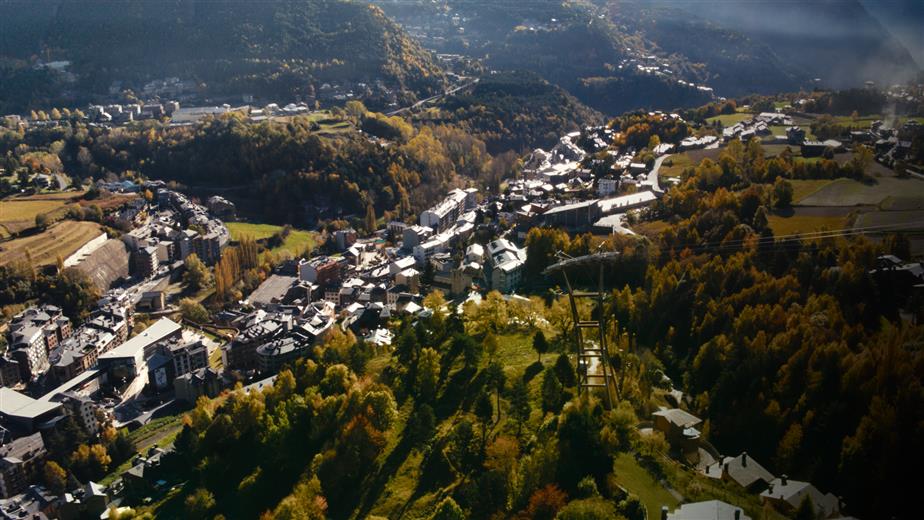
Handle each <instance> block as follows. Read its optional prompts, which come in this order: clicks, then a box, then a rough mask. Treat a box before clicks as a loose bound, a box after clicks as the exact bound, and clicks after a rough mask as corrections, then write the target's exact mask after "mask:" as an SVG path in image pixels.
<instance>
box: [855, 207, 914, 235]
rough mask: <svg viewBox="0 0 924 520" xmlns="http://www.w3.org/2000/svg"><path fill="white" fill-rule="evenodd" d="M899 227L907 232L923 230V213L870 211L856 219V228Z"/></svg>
mask: <svg viewBox="0 0 924 520" xmlns="http://www.w3.org/2000/svg"><path fill="white" fill-rule="evenodd" d="M884 226H901V228H902V229H906V230H909V231H912V230H924V211H922V210H912V211H871V212H869V213H863V214H862V215H860V216H859V217H857V222H856V224H854V227H856V228H868V227H884Z"/></svg>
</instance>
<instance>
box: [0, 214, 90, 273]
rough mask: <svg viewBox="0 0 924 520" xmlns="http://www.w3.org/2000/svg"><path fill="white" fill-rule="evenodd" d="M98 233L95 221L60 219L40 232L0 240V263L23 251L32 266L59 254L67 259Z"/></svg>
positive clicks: (22, 257) (20, 256) (48, 262)
mask: <svg viewBox="0 0 924 520" xmlns="http://www.w3.org/2000/svg"><path fill="white" fill-rule="evenodd" d="M102 232H103V230H102V228H101V227H100V225H99V224H96V223H95V222H77V221H73V220H64V221H61V222H58V223H57V224H54V225H53V226H51V227H50V228H48V229H47V230H45V231H44V232H42V233H37V234H35V235H30V236H27V237H23V238H17V239H15V240H7V241H5V242H0V265H4V264H8V263H10V262H13V261H16V260H25V259H26V251H28V252H29V254H30V255H31V256H32V262H33V264H34V265H36V266H40V265H51V264H54V263H55V262H56V261H57V259H58V257H59V256H60V257H61V258H67V257H68V256H70V255H71V254H73V253H74V252H76V251H77V250H78V249H80V248H81V247H82V246H83V245H84V244H86V243H87V242H89V241H90V240H91V239H94V238H96V237H98V236H99V235H100V233H102Z"/></svg>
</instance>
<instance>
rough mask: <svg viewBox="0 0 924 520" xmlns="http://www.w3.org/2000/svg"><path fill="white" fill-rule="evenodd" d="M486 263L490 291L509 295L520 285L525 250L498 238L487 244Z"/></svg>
mask: <svg viewBox="0 0 924 520" xmlns="http://www.w3.org/2000/svg"><path fill="white" fill-rule="evenodd" d="M488 261H489V267H490V269H489V272H490V273H491V288H492V289H495V290H498V291H500V292H503V293H509V292H513V291H514V290H515V289H516V288H517V287H518V286H519V285H520V282H521V281H522V279H523V269H524V267H525V265H526V250H524V249H520V248H518V247H517V246H515V245H514V244H513V243H512V242H510V241H509V240H507V239H505V238H499V239H497V240H495V241H493V242H491V243H489V244H488Z"/></svg>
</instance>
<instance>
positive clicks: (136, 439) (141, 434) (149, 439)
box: [100, 414, 184, 486]
mask: <svg viewBox="0 0 924 520" xmlns="http://www.w3.org/2000/svg"><path fill="white" fill-rule="evenodd" d="M183 415H184V414H179V415H171V416H169V417H161V418H159V419H154V420H153V421H151V422H149V423H147V424H145V425H144V426H142V427H141V428H138V429H137V430H135V431H133V432H131V433H129V434H128V439H129V440H130V441H132V443H133V444H134V445H135V450H136V451H137V452H138V453H144V452H146V451H147V450H148V449H149V448H151V447H152V446H159V447H161V448H163V447H164V446H167V445H168V444H171V443H172V442H173V441H174V440H175V439H176V436H177V435H179V433H180V430H181V429H182V428H183ZM133 458H134V456H132V457H131V458H129V459H128V460H126V461H125V462H123V463H122V464H119V465H118V466H116V467H115V468H111V469H110V471H109V474H108V475H106V476H105V477H103V479H102V480H100V484H102V485H104V486H108V485H109V484H112V483H113V482H114V481H115V480H116V479H117V478H119V477H120V476H121V475H122V473H125V472H126V471H128V469H129V468H131V467H132V459H133Z"/></svg>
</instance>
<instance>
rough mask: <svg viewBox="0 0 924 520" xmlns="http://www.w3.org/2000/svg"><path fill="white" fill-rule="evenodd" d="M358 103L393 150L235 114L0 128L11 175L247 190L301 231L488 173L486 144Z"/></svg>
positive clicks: (405, 204) (404, 204) (418, 203)
mask: <svg viewBox="0 0 924 520" xmlns="http://www.w3.org/2000/svg"><path fill="white" fill-rule="evenodd" d="M357 105H358V111H357V113H356V117H355V118H354V119H353V121H354V124H356V125H363V126H365V127H366V128H367V129H371V130H372V131H373V132H378V133H381V134H382V135H387V136H388V137H390V138H393V139H394V140H395V141H394V144H393V145H392V146H381V145H380V144H378V143H375V142H372V141H370V140H369V139H367V138H366V137H364V136H361V135H359V134H357V133H355V132H345V133H342V134H340V135H338V136H337V137H335V138H327V137H323V136H320V135H319V134H318V133H317V132H316V131H315V130H314V126H315V125H314V124H313V122H312V121H310V120H309V119H308V118H301V117H298V118H294V119H292V120H291V122H287V123H284V122H266V123H261V124H251V123H248V122H246V121H244V120H243V119H242V117H241V116H238V115H234V114H232V115H229V116H225V117H221V118H217V119H211V120H209V121H207V122H205V123H203V124H201V125H198V126H195V127H183V128H170V127H167V126H161V125H159V124H150V125H138V126H134V127H130V128H119V129H104V128H99V127H87V126H85V125H83V124H77V123H74V124H66V125H61V126H57V127H47V128H30V129H29V130H26V131H22V130H8V129H0V157H2V159H0V161H2V164H3V166H4V167H5V168H6V169H7V171H10V172H16V171H18V170H20V169H25V170H27V171H30V172H35V173H38V172H49V171H52V172H54V171H66V172H67V173H68V174H69V175H70V176H71V177H73V178H74V179H78V180H79V179H91V178H92V179H99V178H106V177H107V176H109V177H113V176H115V172H119V174H120V175H125V172H135V173H136V174H141V175H143V176H145V177H148V178H151V179H163V180H167V181H176V182H179V183H181V184H184V185H189V186H206V187H211V188H220V189H228V188H232V189H233V188H235V187H245V188H250V196H251V197H256V198H258V200H260V201H261V202H262V203H263V204H262V207H263V210H264V212H265V213H264V214H261V215H260V217H261V218H262V219H264V220H269V221H271V222H280V223H290V224H302V225H307V224H308V223H309V222H310V220H309V219H310V218H311V217H312V215H315V214H316V210H314V209H313V208H314V207H321V208H330V207H332V208H334V210H336V211H342V213H343V214H349V213H353V212H362V211H365V209H366V207H367V206H368V205H369V204H372V205H373V206H374V207H375V209H376V211H377V212H378V214H379V215H382V214H384V212H386V211H387V212H390V213H392V215H394V216H396V217H399V218H400V217H403V216H408V215H410V214H411V213H410V211H411V210H412V209H414V210H420V209H423V208H426V207H427V206H428V205H430V204H432V203H433V202H434V201H436V200H437V199H438V198H440V197H442V196H443V195H445V192H446V191H447V190H448V189H449V187H451V186H454V185H459V184H461V183H464V182H466V179H468V180H469V181H476V180H478V179H479V176H483V175H487V174H488V173H490V170H491V168H490V165H491V161H492V158H491V156H490V154H488V153H487V152H486V150H485V145H484V143H483V142H481V141H480V140H479V139H477V138H473V137H471V136H469V135H468V134H467V133H466V132H464V131H462V130H459V129H458V128H456V127H452V126H446V125H424V126H422V127H421V128H420V129H419V130H417V129H414V128H413V127H411V126H410V125H408V124H407V123H405V122H404V121H402V120H401V119H398V118H385V117H383V116H377V115H375V114H366V113H365V110H364V108H362V105H360V104H357ZM344 117H346V118H348V119H349V118H350V117H352V116H344ZM371 120H374V121H377V123H378V127H375V126H374V125H375V124H376V123H373V122H372V121H371ZM253 188H256V189H255V190H254V189H253ZM410 193H414V196H413V197H411V196H410V195H409V194H410ZM330 216H336V214H333V215H330Z"/></svg>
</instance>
